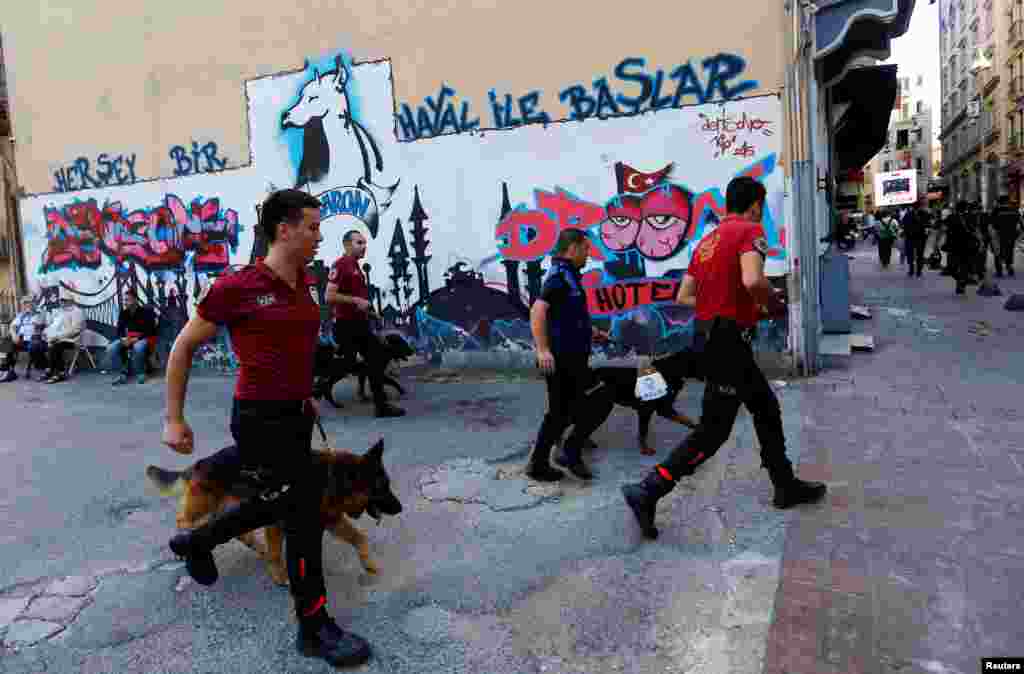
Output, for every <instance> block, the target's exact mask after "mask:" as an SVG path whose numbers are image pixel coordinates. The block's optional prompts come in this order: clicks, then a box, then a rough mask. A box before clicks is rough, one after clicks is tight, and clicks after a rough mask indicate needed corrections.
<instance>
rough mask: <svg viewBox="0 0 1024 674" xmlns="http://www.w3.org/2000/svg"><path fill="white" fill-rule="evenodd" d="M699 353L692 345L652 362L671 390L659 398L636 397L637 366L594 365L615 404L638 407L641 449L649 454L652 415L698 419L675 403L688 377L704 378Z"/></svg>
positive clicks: (693, 424) (688, 423)
mask: <svg viewBox="0 0 1024 674" xmlns="http://www.w3.org/2000/svg"><path fill="white" fill-rule="evenodd" d="M697 361H698V354H697V353H696V352H695V351H693V350H690V349H684V350H682V351H679V352H678V353H674V354H672V355H671V356H666V357H664V358H659V359H656V360H654V361H652V362H651V366H652V367H654V369H656V370H657V371H658V372H660V373H661V376H662V377H663V378H664V379H665V383H666V384H667V385H668V393H666V394H665V395H664V396H662V397H661V398H658V399H657V400H650V401H644V400H640V399H639V398H637V397H636V380H637V376H638V374H639V373H638V372H637V368H635V367H595V368H594V374H596V375H597V377H598V379H600V380H601V382H602V383H603V384H604V385H605V386H607V387H609V388H610V389H611V390H612V392H613V395H614V399H615V404H616V405H622V406H624V407H629V408H631V409H634V410H636V412H637V417H638V420H639V425H640V427H639V441H640V453H641V454H644V455H647V456H650V455H651V454H654V453H655V450H654V448H653V447H651V446H650V445H649V444H648V442H647V436H648V432H649V431H650V426H651V417H653V416H654V415H655V414H657V415H658V416H660V417H664V418H665V419H668V420H670V421H674V422H676V423H677V424H682V425H683V426H688V427H689V428H695V427H696V426H697V422H696V421H694V420H693V419H691V418H690V417H688V416H686V415H685V414H680V413H679V412H677V411H676V410H675V407H674V403H675V401H676V398H677V397H678V396H679V394H680V392H682V390H683V387H684V386H685V385H686V380H687V379H703V377H701V376H700V371H699V367H698V362H697Z"/></svg>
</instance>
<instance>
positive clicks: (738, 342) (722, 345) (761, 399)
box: [660, 319, 793, 485]
mask: <svg viewBox="0 0 1024 674" xmlns="http://www.w3.org/2000/svg"><path fill="white" fill-rule="evenodd" d="M708 323H709V324H706V325H705V324H699V325H698V332H697V336H696V338H695V346H696V348H697V349H698V350H700V349H701V348H703V362H704V366H703V371H704V374H705V376H706V384H705V387H704V399H703V401H702V403H701V418H700V423H699V425H698V426H697V428H695V429H694V430H693V431H691V432H690V433H689V434H688V435H687V437H686V439H685V440H683V441H682V442H681V443H680V444H679V445H678V446H677V447H676V448H675V449H674V450H672V453H671V454H670V455H669V457H668V459H667V460H666V461H663V462H662V463H661V464H660V465H661V466H662V467H664V468H665V469H666V470H667V471H668V472H669V474H670V475H671V476H672V478H673V479H678V478H679V477H681V476H685V475H692V474H693V473H694V471H696V470H697V468H698V467H699V466H700V465H701V464H703V463H704V462H705V461H707V460H708V459H710V458H711V457H712V456H714V455H715V454H716V453H717V452H718V450H719V449H721V447H722V445H724V444H725V441H726V440H728V439H729V436H730V435H731V434H732V428H733V425H734V424H735V423H736V415H737V414H738V413H739V409H740V405H743V406H745V407H746V408H747V410H748V411H749V412H750V414H751V415H752V416H753V419H754V430H755V431H756V433H757V440H758V442H759V443H760V445H761V465H762V466H763V467H765V468H767V469H768V474H769V476H770V477H771V480H772V483H773V484H775V485H780V484H786V483H787V482H789V481H790V480H792V478H793V466H792V463H790V461H789V459H788V458H787V457H786V438H785V435H784V434H783V431H782V409H781V407H780V406H779V400H778V398H777V397H776V396H775V392H774V391H773V390H772V387H771V385H770V384H769V383H768V380H767V379H765V376H764V373H763V372H761V368H760V367H758V365H757V362H756V361H755V360H754V352H753V349H752V348H751V345H750V340H751V338H752V335H750V334H749V333H745V332H744V331H742V330H741V329H740V328H739V327H737V325H736V324H735V323H734V322H732V321H729V320H725V319H715V321H713V322H708Z"/></svg>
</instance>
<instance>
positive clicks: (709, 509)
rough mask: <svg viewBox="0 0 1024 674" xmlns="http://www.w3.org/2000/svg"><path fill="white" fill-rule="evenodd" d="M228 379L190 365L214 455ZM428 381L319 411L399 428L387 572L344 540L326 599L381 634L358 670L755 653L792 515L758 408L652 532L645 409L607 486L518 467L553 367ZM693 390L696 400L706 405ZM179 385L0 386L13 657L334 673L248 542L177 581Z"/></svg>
mask: <svg viewBox="0 0 1024 674" xmlns="http://www.w3.org/2000/svg"><path fill="white" fill-rule="evenodd" d="M230 388H231V381H230V380H229V379H227V378H220V377H196V378H195V379H193V381H192V383H191V392H190V398H189V401H190V402H189V419H190V421H191V422H192V424H193V426H194V428H195V430H196V433H197V438H198V443H197V444H198V446H199V447H200V448H201V449H200V450H198V453H202V452H204V451H207V450H213V449H216V448H217V447H219V446H221V445H222V443H226V442H228V441H229V436H228V433H227V428H226V414H227V409H228V401H229V395H230ZM411 388H412V393H411V395H410V397H409V399H407V400H405V401H404V402H403V403H402V404H403V405H404V406H405V407H406V408H407V409H408V410H409V412H410V414H409V416H408V417H405V418H403V419H397V420H388V421H386V422H384V421H380V422H378V421H376V420H374V419H372V418H371V417H370V416H369V412H370V410H369V407H368V406H366V405H360V404H355V403H350V404H348V405H347V406H346V408H345V409H344V410H341V411H340V412H336V411H333V410H326V411H325V417H326V426H327V429H328V432H329V433H330V434H331V435H332V437H334V438H335V439H337V440H338V442H339V444H344V445H348V446H352V447H356V448H360V449H363V448H366V447H368V446H369V445H370V444H371V443H372V442H373V441H374V440H375V439H376V438H377V437H380V436H383V437H384V438H385V441H386V450H385V454H384V458H385V462H386V465H387V466H388V469H389V470H390V471H391V474H392V477H393V481H394V483H395V485H396V491H397V493H398V494H399V495H400V497H401V498H402V500H403V502H404V504H405V507H406V510H405V513H403V515H402V516H401V517H400V518H399V519H396V520H390V521H385V524H384V525H383V526H381V527H379V528H378V527H376V526H373V524H372V521H367V520H366V519H365V518H364V519H362V520H360V521H359V522H358V524H359V525H360V526H362V527H364V528H365V529H366V530H367V531H368V533H369V536H370V542H371V550H372V552H373V555H374V556H375V557H376V559H377V561H378V563H379V564H380V566H381V567H382V572H381V574H380V576H379V577H377V578H373V579H371V578H369V577H367V576H366V575H365V574H363V573H362V570H361V567H360V566H359V563H358V560H357V558H356V556H355V554H354V552H353V551H352V550H351V549H349V548H347V546H345V545H343V544H341V543H338V542H337V541H334V540H333V539H330V538H328V539H326V540H327V542H326V543H325V556H326V560H327V569H328V573H329V576H328V587H329V590H330V600H329V601H330V607H331V609H332V610H333V611H334V612H335V614H336V615H337V616H338V617H339V619H340V621H341V622H342V624H345V625H348V626H350V627H351V628H352V629H354V630H356V631H357V632H359V633H361V634H363V635H365V636H367V637H368V638H369V639H370V641H371V642H372V644H373V646H374V648H375V650H376V654H377V655H376V657H375V659H374V660H373V661H372V662H371V663H370V664H369V665H367V666H366V667H364V668H363V670H362V671H368V672H426V671H430V672H491V673H501V672H508V673H510V674H511V673H521V672H541V671H545V672H588V673H591V672H621V671H636V672H673V671H677V672H683V671H694V667H697V668H701V667H703V671H709V672H710V671H715V672H721V671H736V672H749V671H756V670H757V669H758V668H759V667H760V662H761V660H762V658H763V656H764V648H765V643H766V636H767V633H768V628H769V621H770V617H771V605H772V600H773V595H774V589H775V587H776V585H777V582H778V579H777V573H778V568H779V556H780V552H781V549H782V542H783V534H784V529H785V524H786V520H787V517H791V516H790V515H786V514H783V513H779V512H777V511H774V510H772V509H771V508H770V507H768V506H767V503H768V500H769V498H770V496H771V493H770V487H769V485H768V483H767V481H766V479H765V474H764V473H763V471H761V470H760V468H759V465H758V458H757V454H756V452H754V451H752V449H751V447H752V445H753V442H754V440H753V434H752V429H751V428H750V425H749V421H748V420H746V419H744V420H743V422H742V423H741V424H740V425H739V429H738V432H737V434H736V435H735V436H734V438H733V439H732V440H731V441H730V443H729V445H728V447H726V448H725V449H723V450H722V452H721V453H720V454H719V458H718V460H716V461H715V462H713V463H712V465H710V466H709V469H708V470H707V471H706V472H705V473H704V474H703V475H702V476H701V477H700V479H697V480H693V481H691V482H690V483H688V484H686V485H684V486H683V487H681V488H680V489H678V490H677V492H676V493H675V494H673V496H672V497H671V498H670V499H667V501H666V504H665V509H664V512H663V514H662V515H661V519H662V520H664V525H663V532H664V533H663V534H662V537H661V539H660V540H659V541H658V542H657V543H654V544H650V543H645V542H642V541H641V538H640V535H639V532H638V531H637V530H636V527H635V525H634V523H633V522H632V521H631V515H630V514H629V513H628V512H627V511H626V509H625V506H624V505H623V503H622V500H621V494H620V493H619V487H620V485H621V484H622V483H623V482H625V481H627V480H635V479H637V478H639V477H640V476H641V475H642V474H643V473H644V472H645V471H646V470H647V469H648V468H649V467H650V466H651V465H653V463H654V460H653V459H651V458H648V457H643V456H641V455H640V454H639V450H638V448H637V447H636V446H635V440H634V437H635V432H636V418H635V415H632V414H628V413H626V411H617V412H616V413H615V415H614V416H613V417H612V419H611V420H610V421H609V423H608V424H607V426H606V427H605V428H604V429H602V430H601V431H600V432H599V433H598V434H597V435H596V436H595V439H596V441H597V442H598V443H599V444H600V448H599V449H597V450H595V451H594V453H593V457H592V461H593V465H594V467H595V469H596V470H597V471H598V472H599V477H598V479H597V480H596V481H595V483H594V484H593V485H590V486H584V485H582V484H581V483H578V482H575V481H573V480H567V481H566V483H565V484H562V485H559V486H556V487H550V486H541V485H537V484H534V483H531V482H528V481H527V480H525V479H523V477H522V475H521V473H520V471H521V468H522V464H523V462H524V461H525V459H526V456H527V453H528V450H529V447H530V443H531V442H532V440H533V436H534V433H535V430H536V428H537V425H538V423H539V421H540V417H541V414H542V407H543V402H542V401H543V387H542V384H541V382H540V381H537V380H536V379H532V378H524V379H517V378H516V377H515V376H514V375H502V376H491V375H488V374H487V373H466V374H465V376H463V377H462V378H461V380H460V381H414V382H412V387H411ZM789 391H790V389H782V391H781V393H782V394H783V395H784V396H786V395H789ZM699 392H700V389H699V387H694V390H693V391H691V392H690V394H689V395H690V397H689V398H688V399H684V401H683V402H684V404H683V407H685V408H687V411H688V412H690V413H691V414H693V413H696V412H697V407H696V405H697V403H698V401H699ZM162 397H163V390H162V381H154V382H150V383H147V384H145V385H142V386H138V385H134V384H133V385H130V386H128V387H122V388H111V387H110V386H109V378H108V377H101V376H99V375H94V374H82V375H81V376H80V377H79V378H78V379H77V380H75V381H73V382H70V383H67V384H63V385H57V386H44V385H39V384H34V383H27V382H23V381H19V382H16V383H15V384H14V385H6V386H4V387H2V388H0V410H2V411H0V415H2V423H3V426H4V428H5V429H10V431H9V432H8V433H5V436H6V439H5V440H4V442H3V452H4V463H5V467H6V468H7V469H6V470H4V471H3V472H2V473H0V485H2V493H3V494H4V495H5V496H4V499H5V500H4V503H3V506H4V508H5V517H4V518H3V520H2V524H0V536H2V537H3V539H4V541H5V546H4V554H3V555H2V557H0V588H2V589H0V621H2V622H0V629H2V630H4V631H3V634H2V638H3V641H4V644H5V645H4V649H5V650H4V651H3V653H2V655H0V669H3V670H4V671H9V672H19V673H20V672H38V671H50V672H147V673H149V672H263V671H265V672H280V671H289V672H306V671H308V672H317V671H327V668H326V667H325V666H324V665H323V664H321V663H319V662H317V661H313V660H305V659H302V658H299V657H297V656H296V655H295V654H294V652H293V650H292V643H291V642H292V639H293V623H292V622H291V618H290V617H289V615H288V610H289V599H288V597H287V593H286V590H285V589H282V588H277V587H275V586H273V585H272V584H271V583H270V581H269V579H268V578H267V576H266V575H265V573H264V571H263V565H262V562H260V560H258V559H257V558H256V557H255V555H254V554H253V553H251V552H250V551H249V550H248V549H247V548H245V547H243V546H242V545H240V544H237V543H231V544H228V545H226V546H223V547H222V548H220V549H219V550H218V551H217V559H218V564H219V566H220V569H221V580H220V581H219V582H218V583H217V584H216V585H215V586H214V587H212V588H209V589H207V588H201V587H198V586H196V585H194V584H192V583H190V582H188V581H187V580H183V576H184V574H183V571H182V569H181V565H180V564H179V563H177V562H176V561H175V560H173V559H172V558H171V556H170V554H169V553H168V551H167V550H166V547H165V544H166V540H167V538H168V537H169V536H170V535H171V533H172V531H173V529H172V527H173V516H174V513H173V508H174V504H173V502H171V501H168V500H162V499H159V498H157V497H156V496H155V495H153V494H151V493H150V492H149V491H148V490H147V487H146V485H145V482H144V479H143V470H144V468H145V466H146V464H148V463H157V464H159V465H162V466H165V467H177V466H183V465H185V463H186V461H185V460H184V459H183V458H182V457H178V456H177V455H175V454H173V453H172V452H171V451H170V450H168V449H166V448H162V447H161V446H160V445H159V431H160V406H161V402H162ZM343 397H344V398H345V399H346V400H349V399H351V395H350V394H345V395H343ZM785 406H786V408H787V410H792V411H794V412H795V410H796V409H798V407H799V406H798V405H795V404H786V405H785ZM797 419H798V417H795V416H792V414H791V415H790V420H789V422H790V423H791V424H794V423H796V421H797ZM654 433H655V439H656V441H657V443H658V446H659V447H662V448H664V449H665V450H667V449H668V448H669V447H670V446H671V443H672V441H673V439H674V438H676V437H678V434H679V427H678V426H675V425H670V424H662V423H661V422H660V421H659V422H655V426H654ZM66 576H70V577H73V578H75V579H76V580H75V581H74V582H76V583H79V584H84V585H86V586H94V587H93V589H91V590H89V591H88V593H87V594H86V596H85V598H84V601H82V600H81V598H77V597H67V596H65V595H61V594H59V593H56V592H55V591H53V590H52V589H48V588H51V587H52V584H53V583H54V582H55V581H57V580H60V579H62V578H64V577H66ZM72 602H76V603H75V604H74V605H72ZM61 607H63V609H64V610H63V612H62V613H60V614H59V615H57V614H53V613H51V614H49V617H50V619H48V620H39V619H37V618H34V617H33V616H34V615H36V614H38V613H41V612H42V611H44V610H45V609H47V608H49V609H50V610H51V611H56V610H57V608H61ZM730 663H731V664H730Z"/></svg>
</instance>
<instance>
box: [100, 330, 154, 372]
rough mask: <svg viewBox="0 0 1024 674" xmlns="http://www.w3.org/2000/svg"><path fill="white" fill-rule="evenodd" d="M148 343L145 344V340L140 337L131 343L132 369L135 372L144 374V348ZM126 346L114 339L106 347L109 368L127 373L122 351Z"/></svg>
mask: <svg viewBox="0 0 1024 674" xmlns="http://www.w3.org/2000/svg"><path fill="white" fill-rule="evenodd" d="M148 346H149V345H148V344H146V340H144V339H140V340H139V341H137V342H135V344H133V345H132V347H131V349H132V356H131V358H132V361H131V366H132V371H133V372H134V373H135V374H146V349H147V347H148ZM127 348H128V347H126V346H124V345H123V344H122V343H121V340H120V339H118V340H115V341H113V342H111V343H110V345H109V346H108V347H107V360H108V362H109V363H110V369H111V370H120V371H121V372H123V373H125V374H128V371H127V368H126V366H125V364H124V362H123V356H122V353H123V352H124V350H125V349H127Z"/></svg>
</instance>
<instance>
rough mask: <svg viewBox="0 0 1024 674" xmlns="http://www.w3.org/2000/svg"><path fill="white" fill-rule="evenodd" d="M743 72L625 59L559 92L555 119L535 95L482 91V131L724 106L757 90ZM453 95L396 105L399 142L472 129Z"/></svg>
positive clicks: (737, 65)
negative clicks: (485, 116) (654, 66)
mask: <svg viewBox="0 0 1024 674" xmlns="http://www.w3.org/2000/svg"><path fill="white" fill-rule="evenodd" d="M746 68H747V63H746V61H745V60H744V59H743V58H742V57H740V56H737V55H736V54H724V53H722V54H716V55H714V56H711V57H708V58H705V59H703V60H702V61H701V62H700V64H699V66H694V64H693V63H692V62H691V61H687V62H686V63H683V64H681V65H678V66H676V67H675V68H673V69H672V70H671V71H669V72H668V73H666V71H664V70H661V69H658V70H655V71H653V72H651V71H649V70H648V69H647V61H646V59H643V58H640V57H630V58H626V59H623V60H622V61H621V62H620V63H619V64H618V65H617V66H615V68H614V70H613V73H614V77H615V79H613V80H611V81H609V79H608V77H606V76H602V77H599V78H597V79H595V80H593V82H592V86H591V87H588V86H586V85H584V84H581V83H579V84H573V85H571V86H568V87H565V88H564V89H562V90H561V91H560V92H559V94H558V100H559V101H560V102H561V103H563V104H565V105H566V110H565V111H564V112H563V113H562V114H556V115H551V114H549V113H548V112H546V111H544V110H541V109H539V105H540V101H541V95H542V92H540V91H531V92H529V93H527V94H525V95H520V96H514V95H512V94H507V93H506V94H499V93H498V92H497V91H496V90H494V89H492V90H491V91H490V92H488V98H489V99H490V106H489V107H490V112H491V119H490V125H489V126H488V128H492V129H512V128H516V127H520V126H523V125H527V124H547V123H549V122H551V121H553V120H583V119H588V118H590V117H616V116H623V115H637V114H640V113H642V112H646V111H648V110H662V109H665V108H677V107H680V106H682V105H700V104H704V103H708V102H711V101H715V100H719V101H729V100H732V99H735V98H737V97H739V96H742V95H743V94H746V93H749V92H751V91H753V90H754V89H757V87H758V83H757V82H756V81H755V80H749V79H742V77H743V73H744V71H745V70H746ZM701 71H702V72H701ZM699 72H700V74H698V73H699ZM670 81H672V82H674V83H675V84H674V85H673V84H670ZM623 87H625V89H623ZM635 87H639V89H638V90H635V89H634V88H635ZM454 95H455V90H454V89H452V88H450V87H448V86H447V85H444V84H442V85H441V89H440V92H439V93H438V97H437V101H436V102H435V101H434V99H433V98H431V97H427V98H426V99H424V102H425V106H424V105H421V106H417V108H416V110H415V112H414V110H413V109H412V107H410V106H409V105H408V104H407V103H402V104H401V105H400V106H399V113H398V114H397V115H396V118H397V121H398V124H397V129H398V130H399V131H400V134H399V137H400V138H399V139H400V140H403V141H412V140H418V139H420V138H430V137H433V136H440V135H443V134H446V133H461V132H465V131H473V130H476V129H478V128H479V127H480V120H479V119H474V118H473V115H472V113H471V111H470V109H471V107H472V106H471V105H470V103H469V102H468V101H462V102H461V107H460V108H459V112H458V113H456V107H455V104H454V103H453V102H452V101H451V98H452V97H453V96H454Z"/></svg>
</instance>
